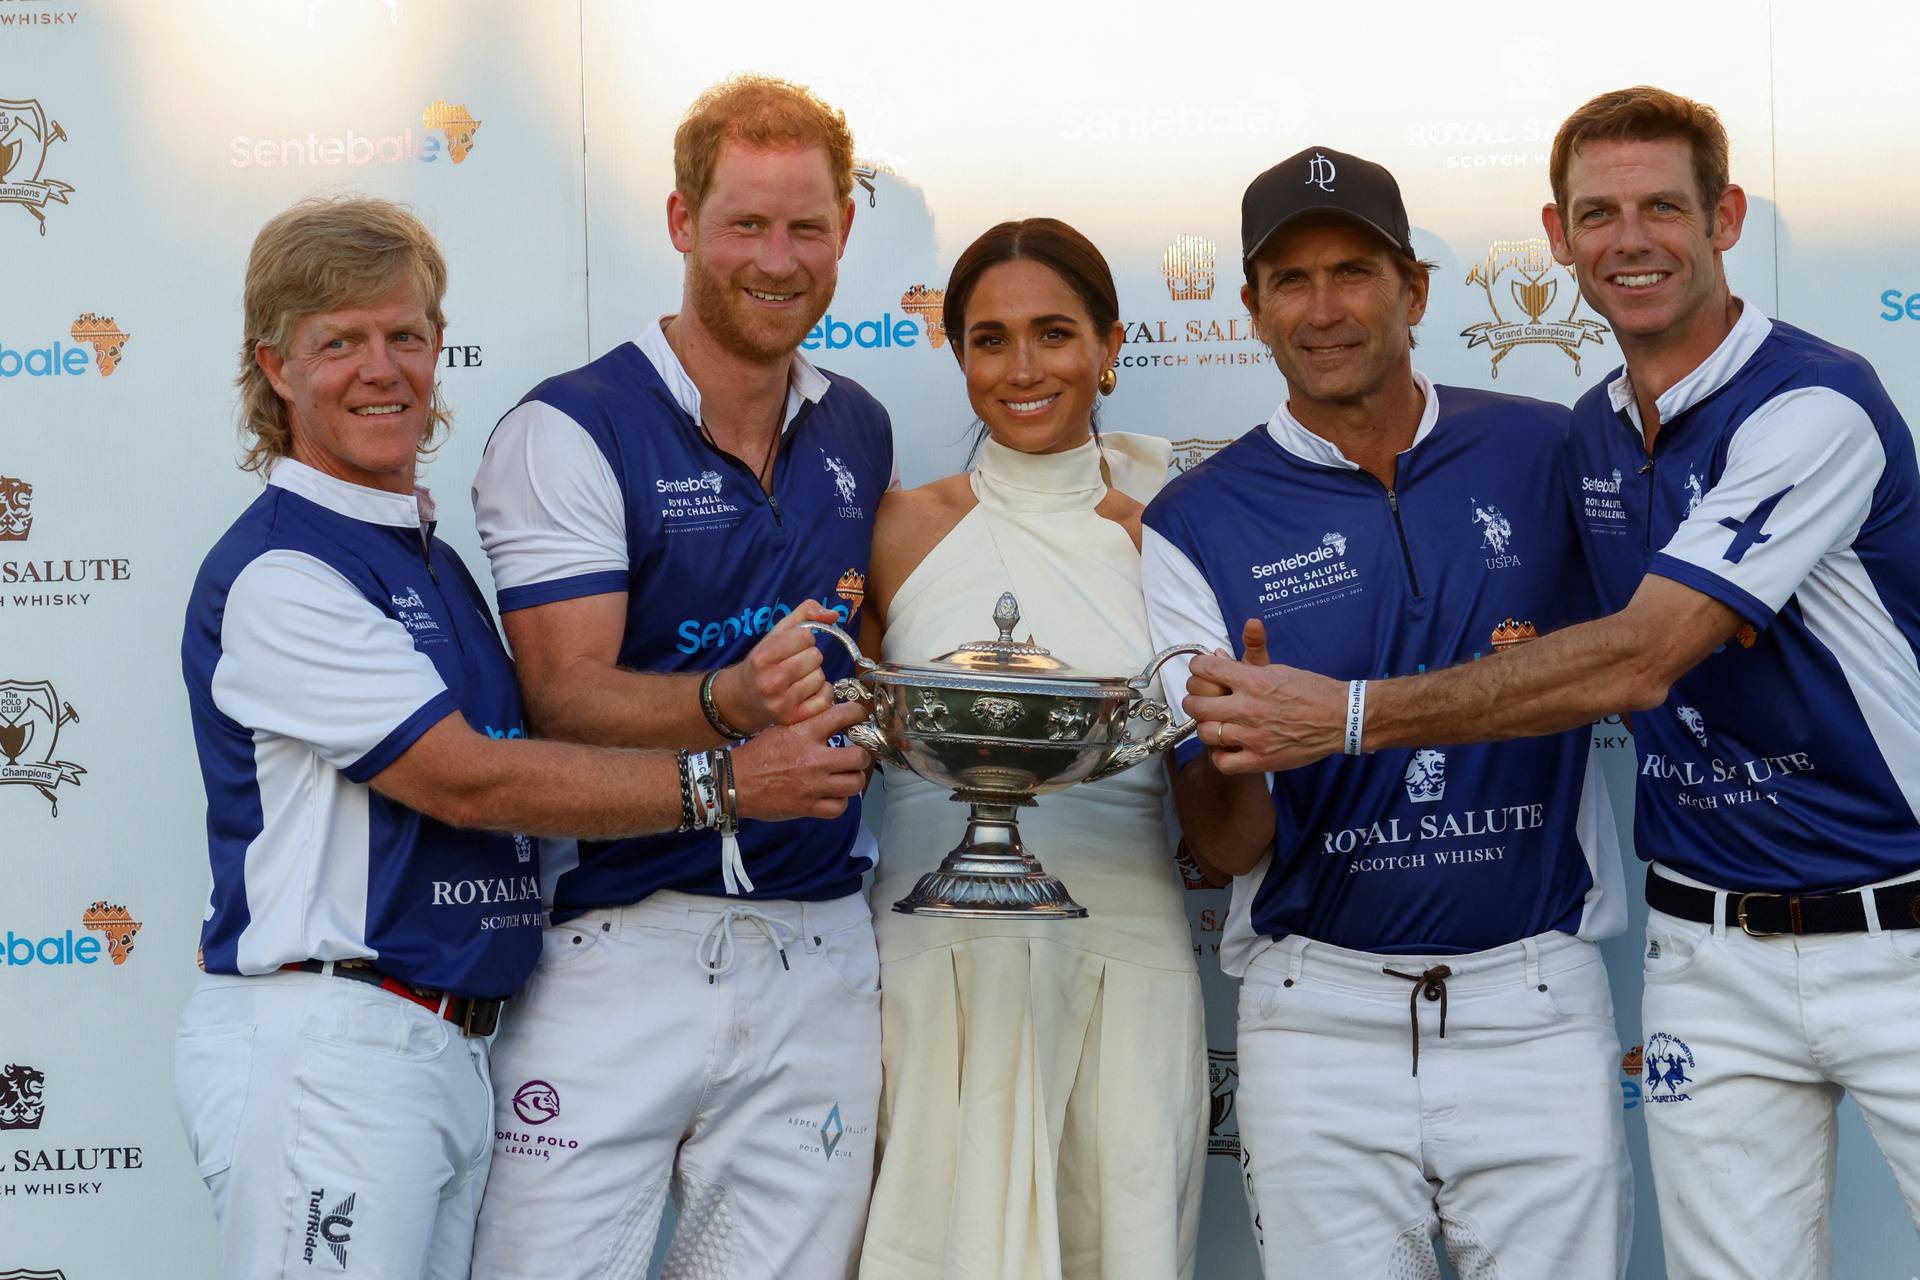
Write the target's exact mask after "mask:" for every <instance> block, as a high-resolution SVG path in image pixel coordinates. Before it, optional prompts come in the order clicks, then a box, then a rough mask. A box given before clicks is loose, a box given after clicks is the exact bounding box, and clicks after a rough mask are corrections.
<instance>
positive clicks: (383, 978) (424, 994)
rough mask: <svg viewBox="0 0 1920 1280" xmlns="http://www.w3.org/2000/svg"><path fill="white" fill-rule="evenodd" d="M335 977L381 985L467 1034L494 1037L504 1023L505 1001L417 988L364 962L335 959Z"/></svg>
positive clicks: (303, 964) (307, 967) (300, 966)
mask: <svg viewBox="0 0 1920 1280" xmlns="http://www.w3.org/2000/svg"><path fill="white" fill-rule="evenodd" d="M326 965H327V962H326V961H324V960H295V961H293V962H292V963H290V964H283V965H281V966H280V967H281V968H282V969H285V970H291V971H293V972H297V973H325V972H326ZM333 976H334V977H336V978H346V979H348V980H350V981H353V982H364V983H366V984H367V985H368V986H373V987H378V988H380V989H381V990H382V991H385V992H388V993H390V994H392V995H396V996H399V997H400V998H401V999H402V1000H411V1001H412V1002H413V1003H414V1004H417V1005H419V1006H420V1007H421V1008H422V1009H425V1010H427V1011H428V1012H430V1013H433V1014H434V1015H436V1016H437V1017H442V1018H445V1019H446V1020H447V1021H448V1022H451V1023H452V1024H453V1025H454V1026H456V1027H459V1028H460V1033H461V1034H462V1035H467V1036H490V1035H492V1034H493V1033H494V1030H495V1028H497V1027H498V1026H499V1025H500V1009H501V1006H503V1005H505V1004H506V1001H505V1000H483V999H481V998H480V997H478V996H452V995H448V994H447V993H446V992H444V991H434V990H432V989H430V988H426V987H415V986H411V985H409V984H407V983H405V982H402V981H400V979H398V978H395V977H390V976H388V975H387V974H384V973H381V972H380V971H379V970H378V969H375V968H374V967H373V966H371V965H369V964H366V963H364V962H358V961H339V960H337V961H334V962H333Z"/></svg>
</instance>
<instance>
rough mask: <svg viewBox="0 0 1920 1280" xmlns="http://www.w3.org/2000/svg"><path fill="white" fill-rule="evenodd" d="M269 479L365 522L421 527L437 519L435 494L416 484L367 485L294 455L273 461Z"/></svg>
mask: <svg viewBox="0 0 1920 1280" xmlns="http://www.w3.org/2000/svg"><path fill="white" fill-rule="evenodd" d="M267 483H268V484H270V485H273V486H275V487H277V488H281V489H285V490H286V491H287V492H288V493H294V494H298V495H300V496H301V497H302V498H305V499H307V501H309V502H313V503H316V504H318V505H320V506H323V507H325V508H326V509H327V510H329V511H332V512H334V513H335V514H338V515H343V516H346V517H347V518H348V519H349V520H359V521H363V522H364V523H366V524H380V525H387V526H390V527H392V528H397V529H420V528H424V527H429V526H431V525H432V524H433V521H434V511H433V494H431V493H429V492H428V491H427V490H426V489H424V488H415V489H414V491H413V492H412V493H394V492H392V491H390V490H387V489H369V488H368V487H367V486H365V485H361V484H354V483H352V482H351V481H347V480H342V479H339V478H338V477H336V476H330V475H328V474H327V473H326V472H324V471H318V470H315V469H314V468H312V467H310V466H308V465H307V464H306V463H304V462H299V461H296V460H295V459H293V458H281V459H280V460H279V461H278V462H276V463H274V464H273V471H272V473H271V474H270V475H268V476H267Z"/></svg>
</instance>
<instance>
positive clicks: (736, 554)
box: [473, 324, 895, 920]
mask: <svg viewBox="0 0 1920 1280" xmlns="http://www.w3.org/2000/svg"><path fill="white" fill-rule="evenodd" d="M894 475H895V472H894V456H893V431H892V426H891V424H890V423H889V421H888V419H887V414H886V410H884V409H882V408H881V407H880V404H879V402H878V401H876V400H875V399H874V398H873V397H872V396H870V395H868V394H867V392H866V391H865V390H864V389H863V388H862V387H861V386H860V385H859V384H858V383H855V382H852V381H850V380H848V379H846V378H843V377H840V376H839V375H838V374H831V373H825V372H822V371H821V370H819V369H816V368H815V367H814V366H813V365H812V364H810V363H808V362H807V360H806V359H805V358H803V357H801V356H799V355H798V354H796V355H795V356H794V362H793V373H792V377H791V381H790V384H789V387H788V392H787V405H786V422H785V427H784V429H783V432H782V435H781V437H780V442H779V450H778V455H777V457H776V458H775V459H774V463H773V477H772V479H773V492H772V494H771V495H768V494H767V493H766V492H765V491H764V490H762V489H761V487H760V482H759V479H758V477H756V476H755V475H754V474H753V473H752V471H750V470H749V469H748V467H747V466H746V465H745V464H744V463H742V462H741V461H739V460H738V459H736V458H733V457H731V456H730V455H728V454H725V453H722V452H721V451H720V450H718V449H716V448H715V447H714V446H713V445H712V444H710V443H708V441H707V439H706V437H705V435H704V433H703V432H702V431H701V428H700V390H699V388H698V387H696V386H695V385H694V382H693V379H692V378H690V377H688V376H687V372H686V370H685V368H684V367H682V365H681V364H680V361H679V358H678V357H677V356H675V355H674V353H673V349H672V347H670V346H669V345H668V344H667V340H666V335H665V333H664V331H663V330H662V328H661V326H660V325H658V324H654V325H648V326H647V328H646V331H645V332H644V333H643V334H642V335H641V336H640V339H639V341H638V342H637V343H634V342H628V343H622V344H621V345H620V346H618V347H615V348H614V349H613V350H612V351H609V352H608V353H607V354H606V355H604V356H602V357H600V358H599V359H598V360H595V361H594V362H592V363H591V364H588V365H585V366H583V367H581V368H579V369H575V370H572V371H571V372H568V373H563V374H560V375H559V376H558V377H554V378H549V379H548V380H547V381H545V382H543V383H541V384H540V385H539V386H537V387H535V388H534V389H533V390H532V391H531V392H530V393H528V395H527V397H526V399H524V400H523V401H521V403H520V404H519V405H518V406H516V407H515V408H514V409H513V410H512V411H511V412H509V413H508V414H507V416H506V417H504V418H502V419H501V420H500V425H499V426H498V427H496V428H495V429H494V433H493V438H492V439H490V440H489V441H488V442H487V450H486V456H485V457H484V458H483V459H482V461H481V464H480V471H479V474H478V475H477V476H476V477H475V479H474V487H473V507H474V513H475V518H476V519H477V520H478V521H479V525H480V541H481V545H483V546H484V547H485V548H486V549H487V556H488V558H489V559H490V561H491V562H492V565H493V580H494V586H495V588H496V589H497V591H498V593H499V600H500V610H501V612H502V613H510V612H512V611H513V610H516V609H527V608H532V607H534V606H537V605H543V604H550V603H552V602H554V601H558V600H572V599H578V598H581V597H585V596H594V595H605V594H608V593H610V592H625V593H626V595H627V622H626V632H625V635H624V636H623V638H622V640H621V643H620V652H619V664H620V665H621V666H622V667H626V668H629V669H631V670H635V671H651V672H675V671H707V670H711V669H712V668H714V667H720V666H725V665H727V664H729V663H732V662H737V661H738V660H739V659H741V658H742V657H744V656H746V653H747V651H748V650H750V649H751V648H752V647H753V646H754V644H755V643H756V642H757V641H758V640H759V638H760V637H761V636H762V635H763V634H764V633H765V632H767V631H768V630H769V629H771V628H772V626H773V625H774V623H776V622H778V621H779V620H780V619H781V618H783V617H785V616H786V615H787V614H788V613H791V612H792V611H793V607H794V606H795V605H797V604H799V603H800V602H801V601H802V600H805V599H807V598H808V597H809V596H811V597H812V598H814V599H815V600H819V601H821V602H822V603H824V604H826V605H827V606H828V607H830V608H834V609H836V610H838V612H839V613H840V617H841V622H842V625H843V626H845V627H847V628H848V629H850V630H852V629H857V627H858V617H857V615H858V613H859V609H860V604H861V601H862V600H863V598H864V594H865V587H866V574H867V556H868V549H869V543H870V542H871V540H872V536H873V514H874V510H875V508H876V507H877V506H878V505H879V502H880V495H881V494H882V493H884V492H885V491H886V490H887V489H888V488H889V487H890V486H891V485H892V484H894V483H895V480H894ZM826 671H827V676H828V678H829V679H838V678H840V677H842V676H847V675H851V674H852V663H851V661H850V660H849V659H848V657H847V656H846V653H845V652H844V651H843V650H842V649H841V648H840V647H839V646H838V645H829V646H828V648H827V650H826ZM859 833H860V811H859V804H858V803H857V802H855V803H853V804H850V805H848V806H847V811H846V813H845V814H843V815H842V816H841V817H839V818H835V819H832V820H830V821H820V820H813V819H800V820H796V821H793V822H784V823H777V824H775V823H763V822H748V823H744V824H743V825H742V827H741V832H740V851H741V854H742V855H743V857H744V858H745V860H746V866H747V873H748V875H749V876H750V877H751V878H752V880H753V885H754V887H753V892H752V893H751V894H750V895H748V896H750V897H753V898H762V899H800V900H805V901H824V900H827V899H831V898H838V897H844V896H845V895H847V894H849V893H854V892H857V891H858V890H859V888H860V877H861V874H862V873H863V872H864V871H865V870H866V869H867V868H868V867H869V866H871V865H872V861H871V859H870V858H868V857H867V856H866V855H865V853H864V851H863V850H864V842H860V841H859V839H858V837H859ZM857 845H859V846H861V847H857ZM543 863H544V864H545V866H546V872H545V875H546V878H547V891H548V896H549V900H550V902H551V903H552V906H553V914H554V918H555V919H556V920H565V919H567V918H569V917H571V916H574V915H577V914H579V913H580V912H582V911H587V910H591V909H592V908H595V907H603V906H618V905H621V904H624V903H629V902H637V901H639V900H640V899H642V898H644V897H646V896H647V895H648V894H650V893H652V892H654V891H655V890H657V889H677V890H681V891H683V892H687V893H696V894H712V895H720V894H724V893H725V892H726V887H725V885H724V883H723V882H722V878H721V874H720V838H719V836H718V835H717V834H715V833H714V832H711V831H695V832H687V833H684V834H681V833H667V834H663V835H654V836H643V837H639V838H636V839H630V840H616V841H611V842H595V841H581V842H579V843H578V844H577V845H576V844H574V843H573V842H551V843H549V844H548V845H547V847H546V853H545V857H544V858H543Z"/></svg>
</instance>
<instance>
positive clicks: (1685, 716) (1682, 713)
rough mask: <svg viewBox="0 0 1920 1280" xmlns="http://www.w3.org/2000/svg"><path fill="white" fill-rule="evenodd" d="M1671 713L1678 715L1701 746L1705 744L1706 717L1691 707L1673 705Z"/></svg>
mask: <svg viewBox="0 0 1920 1280" xmlns="http://www.w3.org/2000/svg"><path fill="white" fill-rule="evenodd" d="M1673 714H1674V715H1676V716H1679V717H1680V723H1681V724H1683V725H1685V726H1687V732H1688V733H1691V734H1692V735H1693V736H1694V737H1695V738H1696V739H1697V740H1698V741H1699V743H1700V745H1701V746H1703V747H1704V746H1706V745H1707V718H1706V717H1705V716H1703V715H1701V714H1700V712H1699V711H1698V710H1696V709H1694V708H1693V707H1675V708H1674V709H1673Z"/></svg>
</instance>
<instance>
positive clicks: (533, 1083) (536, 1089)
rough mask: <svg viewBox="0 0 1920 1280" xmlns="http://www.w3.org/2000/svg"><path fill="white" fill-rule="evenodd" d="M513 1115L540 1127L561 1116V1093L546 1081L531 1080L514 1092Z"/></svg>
mask: <svg viewBox="0 0 1920 1280" xmlns="http://www.w3.org/2000/svg"><path fill="white" fill-rule="evenodd" d="M513 1114H515V1115H517V1116H519V1117H520V1119H521V1120H522V1121H523V1122H524V1123H526V1124H534V1125H540V1124H545V1123H546V1122H547V1121H549V1120H551V1119H553V1118H554V1117H555V1116H557V1115H559V1114H560V1091H559V1090H558V1089H556V1088H554V1087H553V1086H552V1085H550V1084H548V1083H547V1082H546V1081H545V1080H529V1081H527V1082H526V1083H525V1084H523V1085H521V1086H520V1087H519V1088H518V1089H516V1090H514V1094H513Z"/></svg>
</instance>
